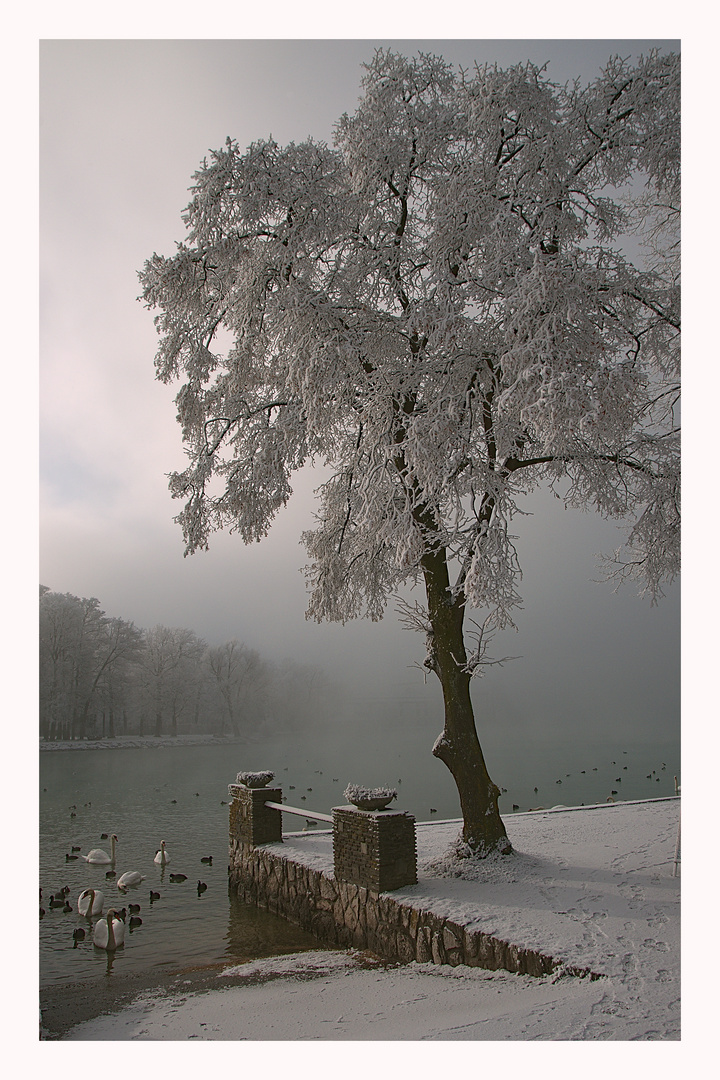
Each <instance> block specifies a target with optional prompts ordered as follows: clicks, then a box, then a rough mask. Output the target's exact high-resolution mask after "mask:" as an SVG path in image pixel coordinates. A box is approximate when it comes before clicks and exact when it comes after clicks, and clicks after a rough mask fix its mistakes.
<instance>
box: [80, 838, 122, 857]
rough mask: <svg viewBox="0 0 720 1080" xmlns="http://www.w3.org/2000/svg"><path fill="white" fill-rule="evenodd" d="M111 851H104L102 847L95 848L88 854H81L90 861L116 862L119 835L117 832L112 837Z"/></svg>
mask: <svg viewBox="0 0 720 1080" xmlns="http://www.w3.org/2000/svg"><path fill="white" fill-rule="evenodd" d="M110 844H111V848H110V852H111V854H110V855H108V853H107V851H103V849H102V848H93V849H92V851H88V853H87V855H81V856H80V858H81V859H84V860H85V862H89V863H114V862H115V845H116V844H117V836H116V835H115V833H113V834H112V836H111V837H110Z"/></svg>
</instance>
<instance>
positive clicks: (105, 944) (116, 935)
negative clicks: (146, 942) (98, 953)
mask: <svg viewBox="0 0 720 1080" xmlns="http://www.w3.org/2000/svg"><path fill="white" fill-rule="evenodd" d="M124 943H125V923H124V922H123V921H122V919H118V918H116V917H115V911H114V910H113V908H110V910H109V911H108V913H107V915H106V916H105V918H104V919H98V921H97V922H96V923H95V931H94V933H93V944H94V945H97V947H98V948H99V949H107V951H108V952H114V951H115V949H117V948H119V946H120V945H123V944H124Z"/></svg>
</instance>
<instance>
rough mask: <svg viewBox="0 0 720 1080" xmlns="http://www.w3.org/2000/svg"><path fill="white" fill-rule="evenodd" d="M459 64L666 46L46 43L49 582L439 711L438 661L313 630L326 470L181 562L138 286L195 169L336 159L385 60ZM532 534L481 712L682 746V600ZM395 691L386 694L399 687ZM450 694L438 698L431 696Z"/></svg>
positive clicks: (583, 550)
mask: <svg viewBox="0 0 720 1080" xmlns="http://www.w3.org/2000/svg"><path fill="white" fill-rule="evenodd" d="M379 46H390V47H393V48H396V49H398V50H399V51H402V52H404V53H414V52H416V51H418V50H423V51H429V52H436V53H440V54H442V55H443V56H444V57H445V58H446V59H447V60H448V61H451V62H452V63H455V64H460V65H462V66H469V65H471V64H472V63H473V62H474V61H476V60H477V61H479V62H481V63H482V62H485V61H490V62H495V61H497V62H498V63H499V64H500V65H501V66H503V65H508V64H512V63H515V62H518V61H523V60H527V59H530V60H532V61H533V62H535V63H538V64H544V63H546V62H547V64H548V72H549V76H550V77H551V78H552V79H553V80H554V81H557V82H565V81H566V80H568V79H572V78H575V77H576V76H580V77H581V78H583V79H591V78H593V77H594V76H595V75H596V74H597V73H598V72H599V69H600V66H601V65H602V64H604V63H605V62H606V61H607V60H608V58H609V57H610V56H611V55H613V54H617V53H619V54H620V55H622V56H628V57H634V56H637V55H638V54H639V53H641V52H644V53H647V51H648V49H650V48H652V47H655V46H657V47H660V48H663V49H678V48H679V43H678V42H677V41H667V40H662V39H659V40H652V39H650V40H643V41H639V40H631V41H623V40H608V41H601V40H592V41H590V40H577V41H575V40H564V41H553V40H544V41H538V40H532V41H520V40H514V41H470V40H462V41H450V40H432V41H431V40H421V41H408V40H393V39H376V40H375V39H366V40H329V41H314V40H308V41H297V40H293V41H282V40H281V41H247V40H240V41H235V40H232V41H225V40H219V41H196V40H172V41H163V40H147V41H145V40H87V41H78V40H46V41H43V42H42V43H41V48H40V437H41V445H40V453H41V458H40V580H41V582H42V583H43V584H44V585H47V586H49V587H50V588H51V589H53V590H56V591H59V592H71V593H74V594H76V595H78V596H96V597H97V598H98V599H99V600H100V602H101V605H102V607H103V608H104V609H105V610H106V611H107V612H108V614H110V615H113V616H120V617H122V618H125V619H128V620H131V621H133V622H134V623H135V624H136V625H138V626H142V627H151V626H153V625H155V624H157V623H163V624H165V625H169V626H183V627H189V628H190V629H193V630H195V631H196V632H197V633H198V634H199V635H200V636H202V637H204V638H206V639H207V640H208V641H209V642H211V643H213V642H220V641H223V640H226V639H228V638H231V637H237V638H239V639H240V640H243V641H246V642H247V643H248V644H250V645H252V646H254V647H256V648H258V649H259V650H260V651H261V652H263V653H265V654H267V655H271V656H292V657H295V658H296V659H299V660H303V661H311V662H315V663H318V664H322V665H323V666H325V667H327V669H328V670H329V671H335V672H338V673H342V675H343V677H347V678H349V679H351V680H352V682H353V685H354V686H355V687H360V688H367V687H373V688H379V689H380V690H382V692H385V688H387V687H391V686H392V685H393V683H394V682H397V685H398V687H399V691H398V692H401V693H404V694H412V695H413V696H415V695H417V696H419V697H421V696H422V694H423V693H425V691H424V689H423V678H422V675H421V674H420V673H419V672H418V671H415V670H413V669H412V667H411V665H412V664H413V663H414V662H416V661H420V660H422V656H423V642H421V641H420V640H418V639H416V638H414V637H413V635H411V634H410V633H409V632H407V631H405V630H402V629H400V628H399V627H398V624H397V621H396V619H395V617H394V615H393V611H392V608H390V609H389V610H388V615H387V617H386V619H385V620H384V621H383V623H381V624H370V623H351V624H348V625H347V626H345V627H338V626H336V625H331V626H327V625H324V626H317V625H316V624H314V623H310V622H307V621H306V620H305V618H304V610H305V604H306V597H305V589H304V581H303V577H302V574H301V573H300V568H301V567H302V565H303V564H304V562H305V561H306V560H305V553H304V550H303V549H302V547H301V546H300V545H299V536H300V533H301V531H302V530H303V529H305V528H307V527H309V526H311V524H312V517H311V514H312V490H313V487H314V486H316V483H317V481H316V480H315V481H314V480H313V476H312V474H309V473H304V474H303V475H301V476H300V477H299V478H298V483H297V485H296V494H295V495H294V496H293V499H292V500H291V502H290V504H289V506H288V507H287V508H286V510H285V511H283V512H282V513H281V515H280V516H279V518H278V519H277V522H276V524H275V526H274V528H273V530H272V532H271V534H270V536H269V537H268V538H267V539H266V540H265V541H264V542H263V543H262V544H260V545H257V544H256V545H253V546H252V547H249V548H245V547H244V546H243V544H242V542H241V541H240V540H239V539H238V538H237V537H232V536H226V535H223V536H216V537H215V538H214V539H213V540H212V541H211V545H210V551H209V552H208V553H200V554H196V555H195V556H192V557H190V558H187V559H184V558H183V541H182V535H181V532H180V529H179V527H178V526H176V525H175V524H173V522H172V518H173V515H174V514H176V513H178V512H179V510H180V504H179V503H175V502H173V501H172V500H171V499H170V496H169V493H168V490H167V480H166V474H167V473H168V472H170V471H171V470H173V469H177V468H182V467H183V466H184V456H183V453H182V447H181V441H180V429H179V426H178V425H177V423H176V421H175V408H174V405H173V397H174V393H175V390H173V389H172V388H169V387H164V386H162V385H160V384H159V383H157V382H156V381H155V380H154V369H153V357H154V353H155V349H156V342H157V338H156V333H155V328H154V326H153V320H152V314H151V313H149V312H148V311H146V310H145V309H144V308H143V306H142V305H141V304H140V303H139V302H138V301H137V299H136V298H137V295H138V292H139V284H138V280H137V272H138V270H139V269H140V268H141V267H142V265H143V263H144V261H145V259H147V258H149V257H150V256H151V255H152V253H153V252H154V251H157V252H159V253H161V254H165V255H168V254H171V253H172V251H173V250H174V245H175V242H176V241H179V240H181V239H182V238H183V231H184V230H183V224H182V221H181V218H180V214H181V211H182V210H183V209H184V207H185V206H186V204H187V202H188V200H189V195H188V188H189V186H190V183H191V177H192V173H193V171H194V170H195V169H196V168H197V167H198V165H199V163H200V162H201V160H202V158H203V156H204V155H205V154H206V153H207V152H208V151H209V150H211V149H215V148H218V147H220V146H222V144H223V143H224V141H225V138H226V136H228V135H230V136H232V137H233V138H234V139H237V141H238V142H239V143H240V145H241V146H244V145H248V144H249V143H250V142H252V141H254V140H256V139H260V138H265V137H267V136H269V135H272V136H273V137H274V138H275V139H276V140H278V141H279V142H280V143H285V142H289V141H291V140H295V141H300V140H302V139H305V138H306V137H308V136H312V137H313V138H315V139H319V140H327V141H330V140H331V138H332V127H333V123H334V122H335V120H337V118H338V117H339V116H340V115H341V114H342V113H343V112H345V111H349V112H351V111H352V110H353V109H354V107H355V104H356V101H357V97H358V92H359V81H360V77H361V64H362V62H363V61H365V60H368V59H370V58H371V56H372V53H373V49H374V48H376V47H379ZM532 509H533V511H534V516H533V517H532V518H528V519H526V520H524V521H521V522H519V523H518V530H517V531H518V533H519V536H520V540H519V543H518V547H519V551H520V557H521V563H522V565H523V569H524V575H525V576H524V580H523V583H522V592H523V596H524V602H525V605H524V610H523V611H521V612H519V613H518V626H519V632H518V633H517V634H513V635H511V636H510V637H509V638H507V639H505V640H504V641H503V642H502V643H500V644H499V646H498V648H499V649H500V650H501V651H503V652H505V653H511V654H513V655H521V656H522V659H521V660H518V661H515V662H513V663H512V664H510V665H507V666H505V667H503V668H499V669H494V670H493V671H492V672H491V673H490V674H489V675H488V677H487V679H485V680H484V681H483V683H482V686H481V687H480V689H479V691H478V698H477V699H478V700H482V701H483V702H484V703H487V706H488V708H489V709H490V711H491V712H492V713H493V714H494V715H496V717H497V718H498V720H499V721H503V720H505V721H507V722H508V723H510V724H513V725H516V726H517V727H518V728H520V727H522V728H525V727H526V726H531V725H538V727H539V729H541V730H542V729H546V730H548V731H551V730H553V728H554V729H556V730H557V729H562V730H564V729H567V730H568V731H569V730H571V729H572V728H573V726H574V725H576V724H577V722H578V718H582V721H583V726H586V725H587V726H589V725H592V724H596V725H598V727H599V729H604V728H605V727H608V726H611V727H613V728H614V727H615V725H618V727H620V728H621V729H622V730H627V729H628V727H631V728H633V729H634V730H636V731H637V733H638V734H639V735H641V736H649V735H650V734H651V733H653V732H656V733H657V732H659V733H661V734H670V733H672V732H673V731H674V730H675V729H676V726H677V723H678V716H679V588H678V587H677V586H673V587H671V588H670V589H669V590H668V595H667V597H666V599H665V600H664V601H663V602H662V603H661V604H660V606H659V607H657V608H651V607H650V603H649V601H648V600H640V599H638V598H637V597H636V596H635V593H634V591H633V589H632V588H626V589H624V590H623V591H622V592H621V593H620V594H619V595H615V594H614V593H613V592H612V589H611V587H610V586H608V585H601V584H597V583H595V582H593V580H592V579H593V578H594V577H596V576H597V574H596V569H595V566H596V560H595V559H594V557H593V556H594V553H596V552H598V551H609V550H611V549H613V548H614V547H616V546H618V544H619V543H620V536H619V534H618V532H617V530H616V527H615V526H614V525H613V524H608V523H606V522H603V521H600V520H599V519H597V518H596V517H593V516H592V515H583V514H579V513H577V512H570V511H565V510H564V509H563V508H562V505H561V504H560V503H557V502H555V501H553V500H552V499H547V498H545V499H542V498H540V499H535V500H533V504H532ZM388 692H389V691H388ZM433 692H434V690H433Z"/></svg>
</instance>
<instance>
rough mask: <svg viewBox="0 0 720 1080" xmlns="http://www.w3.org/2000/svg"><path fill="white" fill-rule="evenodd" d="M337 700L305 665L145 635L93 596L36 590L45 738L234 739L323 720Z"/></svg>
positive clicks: (241, 648)
mask: <svg viewBox="0 0 720 1080" xmlns="http://www.w3.org/2000/svg"><path fill="white" fill-rule="evenodd" d="M334 697H335V691H334V689H333V686H332V685H331V684H330V682H329V681H328V679H327V678H326V676H325V675H324V673H323V672H322V671H321V670H320V669H319V668H316V667H313V666H311V665H307V664H299V663H295V662H294V661H292V660H285V661H282V662H281V663H276V662H273V661H269V660H266V659H264V658H263V657H262V656H260V654H259V653H258V652H256V651H255V650H254V649H251V648H249V647H248V646H247V645H244V644H243V643H242V642H239V641H236V640H232V641H226V642H225V643H224V644H223V645H213V646H209V645H208V644H207V643H206V642H205V641H203V640H202V639H201V638H199V637H198V636H197V634H195V633H194V632H193V631H192V630H186V629H178V628H172V627H168V626H155V627H153V629H152V630H142V629H139V628H138V627H136V626H135V625H134V624H133V623H131V622H126V621H125V619H119V618H114V617H112V616H109V615H107V614H106V613H105V612H104V611H103V610H102V609H101V607H100V602H99V601H98V600H96V599H95V598H94V597H92V598H90V599H87V598H86V597H79V596H72V595H71V594H70V593H56V592H51V590H50V589H48V588H47V587H46V586H44V585H41V586H40V737H41V738H42V739H46V740H50V739H53V740H54V739H86V738H113V737H114V736H115V735H181V734H205V733H207V734H214V735H215V734H217V735H222V734H233V735H239V734H242V733H244V732H251V731H271V730H287V729H288V728H292V727H295V726H299V725H305V724H307V723H311V722H312V721H313V720H316V719H324V718H325V717H326V716H327V715H328V712H329V710H330V708H331V706H332V702H333V699H334Z"/></svg>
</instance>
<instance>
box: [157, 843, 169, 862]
mask: <svg viewBox="0 0 720 1080" xmlns="http://www.w3.org/2000/svg"><path fill="white" fill-rule="evenodd" d="M153 862H156V863H158V865H159V866H165V864H166V863H169V862H170V856H169V855H168V853H167V851H166V850H165V841H164V840H161V841H160V850H159V851H156V852H155V858H154V859H153Z"/></svg>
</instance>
